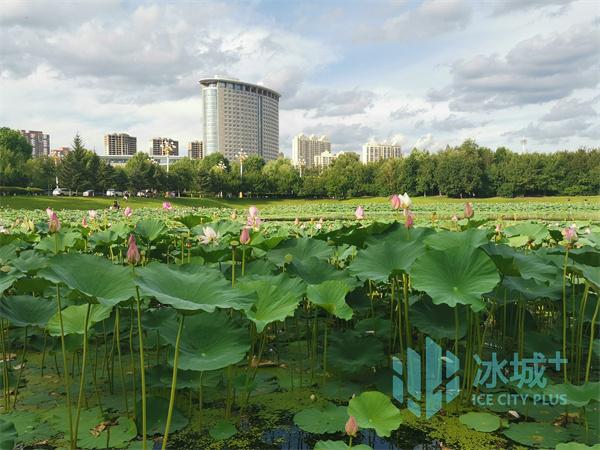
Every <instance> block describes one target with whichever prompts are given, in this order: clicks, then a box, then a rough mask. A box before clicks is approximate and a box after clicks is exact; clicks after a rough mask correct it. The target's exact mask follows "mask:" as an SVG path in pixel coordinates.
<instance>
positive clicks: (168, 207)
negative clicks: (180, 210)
mask: <svg viewBox="0 0 600 450" xmlns="http://www.w3.org/2000/svg"><path fill="white" fill-rule="evenodd" d="M162 208H163V209H164V210H165V211H171V210H172V209H173V205H171V203H170V202H163V205H162Z"/></svg>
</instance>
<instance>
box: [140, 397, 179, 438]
mask: <svg viewBox="0 0 600 450" xmlns="http://www.w3.org/2000/svg"><path fill="white" fill-rule="evenodd" d="M168 409H169V400H168V399H166V398H162V397H155V396H149V397H148V398H147V399H146V414H147V416H146V426H147V427H148V435H149V436H152V435H155V434H163V433H164V432H165V425H166V423H167V411H168ZM135 420H136V424H137V428H138V430H141V429H142V401H141V400H138V402H137V414H136V415H135ZM188 422H189V419H188V418H187V417H186V416H185V415H184V414H183V413H182V412H181V411H180V410H179V409H178V408H177V407H175V408H174V409H173V417H172V418H171V427H170V428H169V432H171V433H172V432H175V431H178V430H181V429H182V428H184V427H185V426H186V425H187V424H188Z"/></svg>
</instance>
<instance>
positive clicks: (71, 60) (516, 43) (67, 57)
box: [0, 0, 600, 156]
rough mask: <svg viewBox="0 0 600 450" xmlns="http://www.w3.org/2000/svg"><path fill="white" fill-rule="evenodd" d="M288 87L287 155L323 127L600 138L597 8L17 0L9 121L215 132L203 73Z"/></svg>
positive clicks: (432, 146)
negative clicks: (299, 138) (208, 123)
mask: <svg viewBox="0 0 600 450" xmlns="http://www.w3.org/2000/svg"><path fill="white" fill-rule="evenodd" d="M214 75H221V76H228V77H235V78H238V79H240V80H243V81H246V82H250V83H257V84H264V85H265V86H267V87H269V88H272V89H275V90H277V91H278V92H280V93H281V94H282V97H281V100H280V117H279V120H280V125H279V128H280V130H279V131H280V141H279V143H280V148H281V150H282V151H283V152H284V153H285V154H286V155H288V156H289V155H291V147H292V138H293V136H294V135H296V134H298V133H305V134H319V135H321V134H325V135H327V136H329V138H330V140H331V142H332V148H333V150H334V152H337V151H360V149H361V147H362V145H363V144H364V143H365V142H368V141H372V140H374V141H394V142H398V143H400V144H401V145H402V147H403V149H410V148H413V147H415V146H416V147H418V148H421V149H426V150H430V151H437V150H439V149H441V148H444V147H445V146H446V145H458V144H460V143H461V142H462V141H463V140H465V139H467V138H472V139H475V140H476V142H477V143H478V144H480V145H483V146H486V147H490V148H492V149H495V148H497V147H500V146H506V147H508V148H511V149H513V150H515V151H521V138H522V137H523V136H524V137H525V138H526V139H527V151H542V152H549V151H553V150H565V149H566V150H575V149H577V148H580V147H592V146H595V147H597V146H598V143H599V142H600V120H599V119H598V111H599V110H600V108H599V104H600V88H599V85H600V1H597V0H576V1H570V0H502V1H501V0H487V1H475V0H473V1H463V0H440V1H432V0H424V1H392V0H370V1H367V0H362V1H357V0H340V1H338V0H320V1H312V0H310V1H301V0H296V1H292V0H287V1H286V0H268V1H267V0H264V1H260V0H247V1H225V2H223V1H220V2H218V1H214V2H213V1H190V0H188V1H176V0H174V1H148V2H146V1H128V2H125V1H117V0H88V1H81V2H74V1H69V2H65V1H56V0H54V1H44V0H39V1H36V0H3V1H2V8H0V126H8V127H11V128H16V129H30V130H31V129H33V130H43V131H44V132H46V133H49V134H50V144H51V147H52V148H57V147H60V146H68V145H70V144H71V142H72V140H73V136H74V135H75V133H80V135H81V136H82V137H83V139H84V142H85V144H86V146H87V147H88V148H90V149H94V150H95V151H96V152H98V153H99V154H103V153H104V149H103V136H104V134H106V133H111V132H124V133H129V134H131V135H133V136H136V137H137V138H138V151H139V150H141V149H146V148H147V147H148V146H149V142H150V140H151V138H152V137H154V136H168V137H172V138H175V139H177V140H179V142H180V147H181V148H186V144H187V142H188V141H191V140H195V139H201V138H202V100H201V91H200V86H199V84H198V80H200V79H202V78H206V77H212V76H214Z"/></svg>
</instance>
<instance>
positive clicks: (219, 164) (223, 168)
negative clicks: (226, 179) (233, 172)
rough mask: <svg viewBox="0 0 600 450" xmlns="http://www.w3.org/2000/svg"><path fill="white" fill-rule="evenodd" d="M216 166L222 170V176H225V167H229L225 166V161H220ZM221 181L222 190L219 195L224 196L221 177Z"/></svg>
mask: <svg viewBox="0 0 600 450" xmlns="http://www.w3.org/2000/svg"><path fill="white" fill-rule="evenodd" d="M215 167H216V168H217V169H218V170H219V171H220V172H221V176H223V172H225V169H226V168H227V166H225V163H224V162H223V161H219V163H218V164H217V165H216V166H215ZM220 181H221V191H220V192H219V196H220V197H221V198H223V179H222V178H221V180H220Z"/></svg>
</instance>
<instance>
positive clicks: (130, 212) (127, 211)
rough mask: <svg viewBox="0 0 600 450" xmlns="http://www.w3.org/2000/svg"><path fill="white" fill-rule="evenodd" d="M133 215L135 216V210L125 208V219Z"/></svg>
mask: <svg viewBox="0 0 600 450" xmlns="http://www.w3.org/2000/svg"><path fill="white" fill-rule="evenodd" d="M132 214H133V210H132V209H131V208H130V207H129V206H128V207H127V208H125V210H123V215H124V216H125V217H131V215H132Z"/></svg>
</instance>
